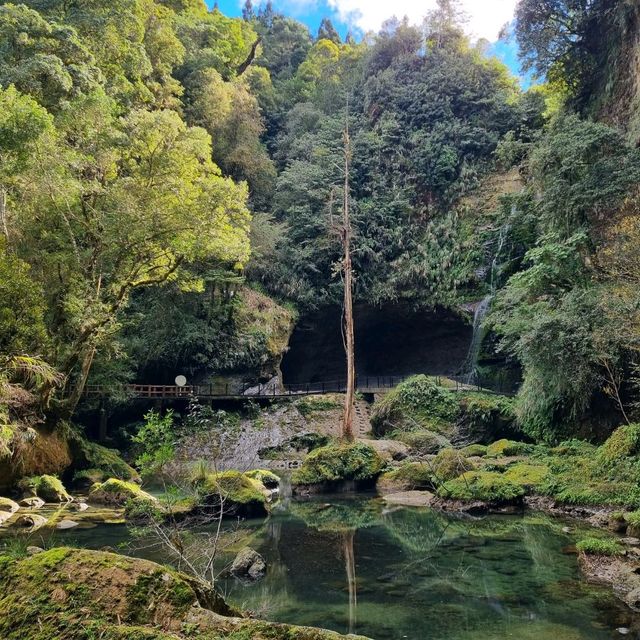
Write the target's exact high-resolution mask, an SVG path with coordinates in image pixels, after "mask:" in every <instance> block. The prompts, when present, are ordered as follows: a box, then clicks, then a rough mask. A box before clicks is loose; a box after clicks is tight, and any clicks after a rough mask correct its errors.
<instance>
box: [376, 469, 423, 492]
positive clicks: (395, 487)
mask: <svg viewBox="0 0 640 640" xmlns="http://www.w3.org/2000/svg"><path fill="white" fill-rule="evenodd" d="M432 487H433V474H432V472H431V467H430V466H429V465H426V464H424V463H421V462H407V463H405V464H403V465H402V466H400V467H398V468H397V469H392V470H391V471H387V472H385V473H383V474H382V475H381V476H380V477H379V478H378V482H377V483H376V489H377V490H378V492H379V493H382V494H387V493H396V492H401V491H412V490H414V489H430V488H432Z"/></svg>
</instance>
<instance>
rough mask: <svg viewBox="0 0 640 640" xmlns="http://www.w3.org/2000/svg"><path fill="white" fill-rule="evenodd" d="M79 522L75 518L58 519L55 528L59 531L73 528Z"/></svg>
mask: <svg viewBox="0 0 640 640" xmlns="http://www.w3.org/2000/svg"><path fill="white" fill-rule="evenodd" d="M79 524H80V523H79V522H76V521H75V520H60V522H58V524H56V529H60V530H61V531H65V530H66V529H75V528H76V527H77V526H79Z"/></svg>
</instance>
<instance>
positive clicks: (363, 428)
mask: <svg viewBox="0 0 640 640" xmlns="http://www.w3.org/2000/svg"><path fill="white" fill-rule="evenodd" d="M353 426H354V431H355V434H354V435H355V437H356V438H370V437H371V435H372V428H371V412H370V410H369V403H368V402H366V401H365V400H356V404H355V412H354V419H353Z"/></svg>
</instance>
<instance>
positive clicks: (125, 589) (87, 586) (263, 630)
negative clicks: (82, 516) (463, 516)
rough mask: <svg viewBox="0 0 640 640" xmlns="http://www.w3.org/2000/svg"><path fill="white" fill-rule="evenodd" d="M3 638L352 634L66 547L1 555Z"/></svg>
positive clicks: (323, 637) (140, 563) (152, 639)
mask: <svg viewBox="0 0 640 640" xmlns="http://www.w3.org/2000/svg"><path fill="white" fill-rule="evenodd" d="M0 637H2V638H3V639H4V640H18V639H22V638H29V639H30V640H51V639H52V638H56V639H57V640H89V639H90V638H96V637H100V638H102V639H103V640H134V639H135V640H181V639H182V638H187V637H188V638H201V639H202V640H204V639H207V640H222V639H224V638H229V639H234V640H241V639H247V638H271V639H272V640H279V639H282V640H339V639H340V638H343V637H345V636H341V635H339V634H337V633H333V632H330V631H323V630H320V629H313V628H307V627H293V626H289V625H280V624H274V623H269V622H262V621H259V620H250V619H247V618H244V617H242V614H241V613H240V612H239V611H237V610H235V609H234V608H233V607H231V606H229V605H227V604H226V602H225V601H224V599H223V598H222V597H221V596H220V595H219V594H218V593H217V592H215V591H214V590H212V589H211V588H210V587H209V586H208V585H207V584H206V583H203V582H200V581H198V580H195V579H193V578H190V577H188V576H185V575H183V574H180V573H177V572H175V571H172V570H171V569H167V568H166V567H161V566H160V565H157V564H155V563H153V562H148V561H146V560H137V559H133V558H128V557H125V556H121V555H117V554H113V553H104V552H97V551H85V550H78V549H70V548H64V547H61V548H57V549H51V550H49V551H45V552H40V553H36V554H35V555H33V556H31V557H27V558H22V559H13V558H10V557H7V556H0ZM351 638H353V639H354V640H355V638H356V637H355V636H351ZM360 640H363V639H362V638H361V639H360Z"/></svg>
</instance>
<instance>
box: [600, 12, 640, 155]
mask: <svg viewBox="0 0 640 640" xmlns="http://www.w3.org/2000/svg"><path fill="white" fill-rule="evenodd" d="M615 4H617V6H615V7H612V8H611V10H610V11H609V12H608V13H607V14H606V19H605V20H604V21H603V23H602V24H600V25H599V26H598V32H597V42H593V43H591V45H592V47H593V49H595V51H596V57H597V59H598V61H599V64H598V71H599V72H598V73H597V74H596V75H595V76H594V78H593V85H592V86H591V87H587V90H588V91H587V93H588V94H589V95H590V101H591V105H590V106H591V111H592V114H593V115H594V116H595V117H596V118H598V119H600V120H603V121H604V122H606V123H608V124H611V125H614V126H616V127H619V128H621V129H623V130H624V131H626V132H627V134H628V136H629V140H630V141H631V142H632V143H634V144H640V5H639V4H638V3H637V2H619V3H615Z"/></svg>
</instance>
